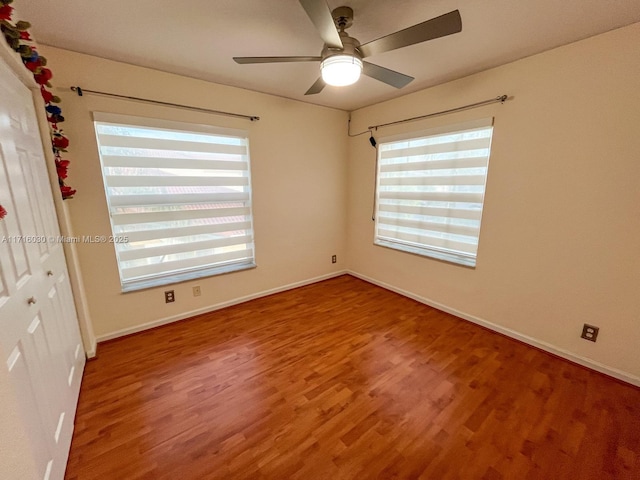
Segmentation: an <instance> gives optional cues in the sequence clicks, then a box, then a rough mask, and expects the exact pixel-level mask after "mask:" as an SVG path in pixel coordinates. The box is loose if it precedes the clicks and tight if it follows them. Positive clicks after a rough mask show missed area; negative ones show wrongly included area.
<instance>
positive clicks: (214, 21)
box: [14, 0, 640, 110]
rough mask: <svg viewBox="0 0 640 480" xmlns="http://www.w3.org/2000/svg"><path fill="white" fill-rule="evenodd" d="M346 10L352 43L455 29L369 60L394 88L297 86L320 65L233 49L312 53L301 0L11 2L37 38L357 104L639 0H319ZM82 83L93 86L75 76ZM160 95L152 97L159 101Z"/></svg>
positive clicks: (437, 78) (545, 40)
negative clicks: (451, 17)
mask: <svg viewBox="0 0 640 480" xmlns="http://www.w3.org/2000/svg"><path fill="white" fill-rule="evenodd" d="M327 3H328V4H329V6H330V7H331V8H335V7H338V6H341V5H347V6H350V7H351V8H353V10H354V25H353V27H351V28H350V29H349V30H348V33H349V34H350V35H351V36H352V37H355V38H357V39H358V40H359V41H360V42H361V43H366V42H368V41H371V40H374V39H376V38H379V37H381V36H385V35H388V34H390V33H393V32H395V31H397V30H401V29H403V28H407V27H409V26H411V25H414V24H416V23H420V22H423V21H425V20H428V19H430V18H433V17H436V16H438V15H442V14H444V13H447V12H449V11H451V10H455V9H459V10H460V14H461V16H462V32H461V33H458V34H455V35H451V36H448V37H443V38H439V39H436V40H432V41H430V42H425V43H422V44H418V45H413V46H410V47H406V48H403V49H399V50H395V51H392V52H386V53H383V54H380V55H375V56H371V57H368V58H367V61H369V62H371V63H375V64H378V65H381V66H383V67H387V68H390V69H393V70H397V71H399V72H402V73H404V74H407V75H411V76H413V77H415V80H414V81H413V82H411V83H410V84H409V85H407V86H406V87H404V88H403V89H400V90H397V89H395V88H393V87H390V86H388V85H385V84H383V83H380V82H378V81H376V80H373V79H371V78H368V77H362V78H361V79H360V80H359V81H358V83H356V84H355V85H351V86H348V87H326V88H325V89H324V90H323V91H322V92H321V93H320V94H318V95H313V96H305V95H304V92H306V91H307V89H308V88H309V87H310V86H311V85H312V84H313V82H314V81H315V80H316V79H317V78H318V76H319V64H318V63H280V64H258V65H238V64H236V63H235V62H234V61H233V60H232V57H234V56H285V55H319V54H320V51H321V49H322V46H323V43H322V40H321V39H320V37H319V35H318V34H317V32H316V30H315V28H314V26H313V24H312V23H311V21H310V20H309V18H308V17H307V16H306V14H305V11H304V9H303V8H302V7H301V5H300V4H299V3H298V0H216V1H211V0H188V1H183V2H176V1H175V0H172V1H169V0H133V1H132V0H100V1H87V0H64V1H53V0H30V1H27V0H21V1H20V0H19V1H17V2H15V3H14V6H15V7H16V9H17V12H18V15H17V16H18V17H19V18H20V19H23V20H27V21H29V22H31V23H32V28H31V32H32V33H33V34H34V36H35V38H36V39H37V40H38V42H39V43H41V44H47V45H53V46H56V47H60V48H64V49H68V50H73V51H76V52H82V53H88V54H91V55H96V56H99V57H104V58H108V59H113V60H118V61H121V62H126V63H131V64H137V65H142V66H145V67H150V68H155V69H158V70H163V71H166V72H173V73H177V74H181V75H186V76H190V77H195V78H200V79H203V80H208V81H211V82H215V83H221V84H226V85H234V86H238V87H241V88H246V89H250V90H256V91H260V92H265V93H270V94H274V95H280V96H283V97H288V98H292V99H297V100H302V101H305V102H310V103H315V104H319V105H325V106H330V107H335V108H339V109H343V110H354V109H356V108H359V107H363V106H366V105H371V104H374V103H378V102H380V101H383V100H388V99H391V98H395V97H399V96H401V95H405V94H407V93H409V92H413V91H416V90H421V89H424V88H426V87H430V86H433V85H437V84H439V83H443V82H446V81H449V80H453V79H456V78H460V77H464V76H466V75H470V74H472V73H475V72H479V71H482V70H486V69H488V68H491V67H494V66H497V65H502V64H505V63H508V62H511V61H514V60H517V59H519V58H523V57H526V56H529V55H533V54H535V53H539V52H542V51H545V50H549V49H551V48H554V47H557V46H560V45H564V44H567V43H570V42H574V41H576V40H580V39H583V38H586V37H590V36H593V35H597V34H599V33H603V32H606V31H608V30H612V29H615V28H619V27H622V26H624V25H629V24H631V23H635V22H639V21H640V1H638V0H528V1H527V0H483V1H481V0H328V2H327ZM83 86H84V87H85V88H91V85H83ZM160 100H161V99H160Z"/></svg>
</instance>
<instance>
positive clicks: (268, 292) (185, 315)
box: [87, 270, 349, 358]
mask: <svg viewBox="0 0 640 480" xmlns="http://www.w3.org/2000/svg"><path fill="white" fill-rule="evenodd" d="M346 273H349V272H347V271H346V270H340V271H338V272H333V273H329V274H326V275H321V276H319V277H314V278H309V279H307V280H302V281H299V282H294V283H290V284H288V285H283V286H281V287H276V288H272V289H269V290H263V291H261V292H257V293H253V294H251V295H246V296H244V297H239V298H234V299H233V300H228V301H226V302H222V303H217V304H215V305H209V306H207V307H204V308H199V309H197V310H191V311H189V312H184V313H180V314H178V315H173V316H171V317H165V318H161V319H159V320H154V321H153V322H147V323H143V324H141V325H136V326H135V327H129V328H124V329H122V330H117V331H115V332H111V333H107V334H105V335H99V336H98V337H96V340H97V343H100V342H105V341H107V340H113V339H114V338H119V337H124V336H126V335H131V334H133V333H138V332H142V331H144V330H149V329H151V328H155V327H160V326H162V325H166V324H168V323H173V322H178V321H180V320H185V319H187V318H191V317H195V316H196V315H202V314H203V313H209V312H214V311H216V310H220V309H222V308H226V307H231V306H232V305H238V304H239V303H244V302H248V301H250V300H255V299H256V298H261V297H266V296H268V295H273V294H274V293H280V292H285V291H287V290H292V289H294V288H298V287H304V286H305V285H311V284H312V283H317V282H321V281H323V280H328V279H330V278H334V277H339V276H340V275H345V274H346ZM87 356H88V357H89V358H93V357H95V356H96V351H95V349H94V351H93V355H92V356H89V352H87Z"/></svg>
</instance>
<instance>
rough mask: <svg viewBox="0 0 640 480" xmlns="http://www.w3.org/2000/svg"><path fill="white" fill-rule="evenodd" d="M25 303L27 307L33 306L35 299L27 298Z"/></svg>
mask: <svg viewBox="0 0 640 480" xmlns="http://www.w3.org/2000/svg"><path fill="white" fill-rule="evenodd" d="M27 303H28V304H29V305H33V304H34V303H36V299H35V298H33V297H29V298H27Z"/></svg>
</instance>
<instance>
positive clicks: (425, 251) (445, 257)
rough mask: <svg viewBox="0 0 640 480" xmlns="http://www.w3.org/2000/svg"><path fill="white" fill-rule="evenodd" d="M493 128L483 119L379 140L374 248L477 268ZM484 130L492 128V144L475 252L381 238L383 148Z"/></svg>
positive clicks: (492, 125)
mask: <svg viewBox="0 0 640 480" xmlns="http://www.w3.org/2000/svg"><path fill="white" fill-rule="evenodd" d="M493 127H494V118H493V117H488V118H480V119H476V120H471V121H466V122H462V123H455V124H449V125H442V126H438V127H434V128H429V129H421V130H412V131H408V132H405V133H401V134H397V135H390V136H387V137H381V138H379V139H378V142H377V149H376V172H375V194H374V199H375V204H374V218H373V219H374V222H375V223H374V242H373V243H374V245H376V246H380V247H384V248H391V249H393V250H398V251H401V252H406V253H411V254H415V255H419V256H422V257H426V258H432V259H436V260H440V261H444V262H448V263H452V264H456V265H461V266H464V267H469V268H475V267H476V264H477V254H478V248H479V245H480V234H481V226H482V217H483V214H484V206H485V197H486V186H487V179H488V175H489V163H490V158H491V150H492V143H493V133H494V132H493ZM485 128H490V129H491V131H490V135H489V141H488V150H489V151H488V154H487V155H486V166H485V167H484V168H485V173H484V183H483V184H482V201H481V202H480V209H479V214H478V215H477V217H478V218H477V221H478V226H477V230H478V231H477V237H476V238H477V243H476V249H475V252H474V253H467V252H462V251H455V250H451V249H447V248H439V247H437V246H433V245H429V244H427V243H418V242H416V243H412V242H409V241H402V240H398V239H391V238H387V237H384V236H380V235H379V226H380V222H379V220H380V217H381V210H380V205H381V201H380V193H381V188H380V186H381V169H382V167H383V162H382V161H381V155H382V152H383V148H382V147H383V146H385V145H388V144H393V143H396V142H402V141H411V140H421V139H425V138H428V137H435V136H441V135H447V134H451V135H455V134H459V133H463V132H467V131H473V130H478V129H485ZM457 168H461V167H455V168H453V169H457ZM403 178H408V177H403ZM425 185H427V186H429V185H428V184H425ZM435 185H439V184H437V183H434V184H431V185H430V186H435ZM421 201H426V200H421ZM476 203H477V202H476ZM436 208H437V207H436ZM442 208H450V207H442ZM399 213H401V214H402V213H403V212H399ZM405 214H406V215H410V214H411V213H409V212H405ZM442 218H444V219H452V218H455V217H452V216H442Z"/></svg>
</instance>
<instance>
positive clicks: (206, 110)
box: [71, 87, 260, 122]
mask: <svg viewBox="0 0 640 480" xmlns="http://www.w3.org/2000/svg"><path fill="white" fill-rule="evenodd" d="M71 90H72V91H73V92H76V93H77V94H78V96H79V97H82V96H83V94H85V93H89V94H93V95H102V96H104V97H115V98H123V99H125V100H135V101H137V102H145V103H153V104H156V105H164V106H165V107H178V108H184V109H186V110H195V111H196V112H204V113H213V114H214V115H225V116H227V117H235V118H245V119H247V120H251V121H252V122H255V121H257V120H260V117H257V116H255V115H242V114H239V113H230V112H222V111H220V110H211V109H209V108H200V107H192V106H190V105H181V104H179V103H170V102H161V101H159V100H150V99H148V98H139V97H130V96H127V95H117V94H115V93H107V92H98V91H96V90H88V89H85V88H80V87H71Z"/></svg>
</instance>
